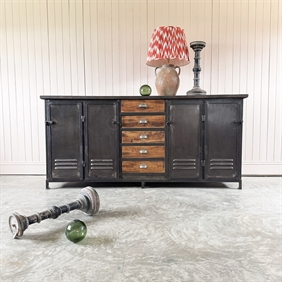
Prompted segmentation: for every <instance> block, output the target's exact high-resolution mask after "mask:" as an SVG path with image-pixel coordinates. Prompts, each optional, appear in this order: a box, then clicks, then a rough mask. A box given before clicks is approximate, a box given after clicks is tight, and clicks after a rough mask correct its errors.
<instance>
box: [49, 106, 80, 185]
mask: <svg viewBox="0 0 282 282" xmlns="http://www.w3.org/2000/svg"><path fill="white" fill-rule="evenodd" d="M81 116H82V103H81V102H73V101H56V102H53V101H52V102H47V103H46V138H47V179H48V180H50V181H52V180H57V181H60V180H62V181H64V180H70V181H76V180H77V181H78V180H82V179H83V166H82V163H83V159H82V156H83V149H82V123H81Z"/></svg>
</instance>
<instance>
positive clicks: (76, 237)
mask: <svg viewBox="0 0 282 282" xmlns="http://www.w3.org/2000/svg"><path fill="white" fill-rule="evenodd" d="M86 234H87V227H86V225H85V223H84V222H83V221H81V220H79V219H75V220H73V221H71V222H70V223H69V224H68V225H67V227H66V230H65V235H66V237H67V238H68V239H69V240H70V241H71V242H73V243H77V242H80V241H81V240H83V239H84V238H85V236H86Z"/></svg>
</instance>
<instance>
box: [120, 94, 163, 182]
mask: <svg viewBox="0 0 282 282" xmlns="http://www.w3.org/2000/svg"><path fill="white" fill-rule="evenodd" d="M121 142H122V146H121V147H122V175H123V178H127V177H130V176H131V175H135V177H136V174H137V175H140V176H141V175H143V176H146V175H147V176H149V175H150V176H152V174H154V175H156V174H157V175H159V176H163V175H164V173H165V103H164V100H145V99H144V100H141V99H140V100H122V102H121Z"/></svg>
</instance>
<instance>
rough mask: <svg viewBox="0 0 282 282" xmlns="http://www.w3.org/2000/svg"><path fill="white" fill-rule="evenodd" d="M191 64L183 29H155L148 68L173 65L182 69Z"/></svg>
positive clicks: (171, 27) (167, 27)
mask: <svg viewBox="0 0 282 282" xmlns="http://www.w3.org/2000/svg"><path fill="white" fill-rule="evenodd" d="M189 63H190V60H189V51H188V46H187V42H186V36H185V33H184V30H183V29H182V28H180V27H174V26H161V27H158V28H156V29H154V31H153V34H152V37H151V42H150V46H149V50H148V57H147V65H148V66H151V67H160V66H163V65H165V64H172V65H174V66H178V67H181V66H185V65H187V64H189Z"/></svg>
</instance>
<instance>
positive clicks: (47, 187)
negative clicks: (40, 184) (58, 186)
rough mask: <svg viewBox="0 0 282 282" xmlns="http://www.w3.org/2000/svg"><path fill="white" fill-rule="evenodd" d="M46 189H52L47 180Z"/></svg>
mask: <svg viewBox="0 0 282 282" xmlns="http://www.w3.org/2000/svg"><path fill="white" fill-rule="evenodd" d="M46 189H50V187H49V181H48V180H46Z"/></svg>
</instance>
